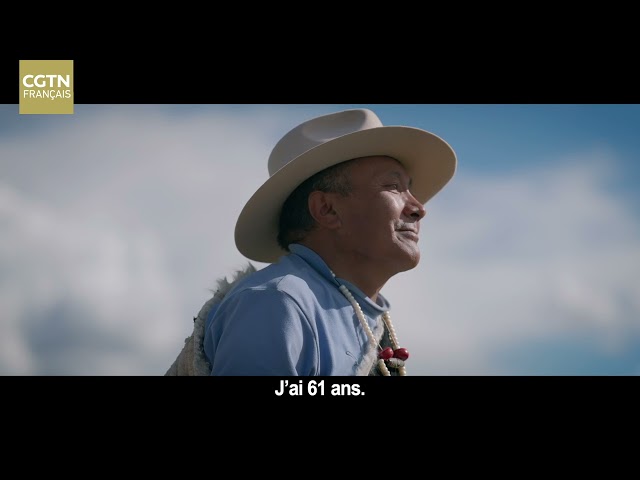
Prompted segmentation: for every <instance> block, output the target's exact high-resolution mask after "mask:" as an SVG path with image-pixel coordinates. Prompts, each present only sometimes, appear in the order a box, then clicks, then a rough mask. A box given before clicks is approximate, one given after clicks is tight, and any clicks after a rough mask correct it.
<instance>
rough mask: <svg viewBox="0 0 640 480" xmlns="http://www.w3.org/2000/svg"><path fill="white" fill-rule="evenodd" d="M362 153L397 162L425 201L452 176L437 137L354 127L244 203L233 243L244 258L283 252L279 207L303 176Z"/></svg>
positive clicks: (450, 160)
mask: <svg viewBox="0 0 640 480" xmlns="http://www.w3.org/2000/svg"><path fill="white" fill-rule="evenodd" d="M368 156H389V157H393V158H395V159H396V160H398V161H399V162H400V163H402V165H403V166H404V168H405V169H406V170H407V173H408V174H409V176H410V177H411V179H412V186H411V193H412V194H413V195H414V196H415V197H416V199H417V200H418V201H419V202H421V203H422V204H425V203H426V202H427V201H429V200H430V199H431V198H432V197H433V196H434V195H435V194H436V193H438V192H439V191H440V190H441V189H442V188H443V187H444V186H445V185H446V184H447V183H448V182H449V180H451V178H452V177H453V175H454V173H455V170H456V163H457V159H456V154H455V152H454V151H453V149H452V148H451V147H450V146H449V144H448V143H447V142H445V141H444V140H442V139H441V138H440V137H438V136H437V135H434V134H433V133H430V132H427V131H425V130H421V129H419V128H413V127H397V126H384V127H378V128H371V129H367V130H360V131H357V132H354V133H349V134H347V135H344V136H341V137H338V138H336V139H333V140H331V141H328V142H326V143H323V144H320V145H318V146H316V147H314V148H312V149H310V150H308V151H306V152H305V153H303V154H302V155H299V156H298V157H296V158H295V159H293V160H292V161H290V162H289V163H287V164H286V165H285V166H283V167H282V168H281V169H280V170H278V171H277V172H275V173H274V174H273V175H271V177H269V179H268V180H267V181H266V182H265V183H264V184H262V186H261V187H260V188H259V189H258V190H257V191H256V192H255V193H254V194H253V196H252V197H251V198H250V199H249V201H248V202H247V203H246V204H245V206H244V208H243V209H242V212H241V213H240V216H239V217H238V221H237V223H236V228H235V242H236V246H237V248H238V250H239V251H240V253H242V254H243V255H244V256H245V257H247V258H249V259H251V260H255V261H257V262H264V263H274V262H276V261H277V260H278V259H279V258H280V257H281V256H282V255H283V254H285V253H286V252H285V251H284V250H282V248H280V246H279V245H278V241H277V237H278V224H279V220H280V209H281V208H282V205H283V204H284V202H285V200H286V199H287V197H288V196H289V195H290V194H291V192H293V191H294V190H295V189H296V187H297V186H298V185H300V184H301V183H302V182H303V181H304V180H306V179H307V178H309V177H311V176H312V175H314V174H316V173H318V172H319V171H321V170H324V169H325V168H328V167H330V166H332V165H335V164H337V163H341V162H344V161H347V160H352V159H355V158H360V157H368Z"/></svg>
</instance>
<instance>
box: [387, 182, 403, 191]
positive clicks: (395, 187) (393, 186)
mask: <svg viewBox="0 0 640 480" xmlns="http://www.w3.org/2000/svg"><path fill="white" fill-rule="evenodd" d="M387 188H392V189H394V190H398V188H400V186H399V185H398V184H397V183H390V184H389V185H387Z"/></svg>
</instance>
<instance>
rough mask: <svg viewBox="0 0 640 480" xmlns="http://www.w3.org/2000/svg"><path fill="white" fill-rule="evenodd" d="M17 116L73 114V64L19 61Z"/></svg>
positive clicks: (56, 61)
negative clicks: (18, 105) (18, 108)
mask: <svg viewBox="0 0 640 480" xmlns="http://www.w3.org/2000/svg"><path fill="white" fill-rule="evenodd" d="M20 113H23V114H24V113H26V114H34V113H35V114H52V113H53V114H69V113H73V60H20Z"/></svg>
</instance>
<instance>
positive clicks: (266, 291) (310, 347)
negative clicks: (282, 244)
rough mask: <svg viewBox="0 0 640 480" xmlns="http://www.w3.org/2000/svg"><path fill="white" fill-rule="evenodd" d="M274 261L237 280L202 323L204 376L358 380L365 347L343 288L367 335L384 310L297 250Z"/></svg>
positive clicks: (381, 301)
mask: <svg viewBox="0 0 640 480" xmlns="http://www.w3.org/2000/svg"><path fill="white" fill-rule="evenodd" d="M289 249H290V252H291V253H289V254H286V255H284V256H282V257H281V258H280V259H279V260H278V262H276V263H273V264H270V265H268V266H267V267H265V268H263V269H261V270H259V271H257V272H255V273H253V274H251V275H250V276H248V277H246V278H244V279H243V280H241V281H239V282H238V283H237V284H236V285H235V286H234V287H233V289H232V290H231V291H230V292H229V293H227V295H226V296H225V297H224V299H223V300H222V301H221V302H220V303H219V304H217V305H216V306H214V307H213V308H212V311H211V312H210V313H209V315H208V317H207V319H206V321H205V336H204V351H205V355H206V357H207V360H208V361H209V363H210V364H212V369H211V375H235V376H240V375H255V376H264V375H276V376H290V375H304V376H311V375H320V376H329V375H331V376H336V375H341V376H351V375H357V374H364V375H366V374H367V373H368V371H364V370H363V367H365V366H366V365H364V363H365V362H369V360H368V358H367V359H366V360H365V354H366V353H368V354H369V356H370V355H371V353H370V352H371V348H372V347H371V344H370V341H369V338H368V336H367V334H366V332H365V331H364V329H363V327H362V325H361V324H360V321H359V320H358V317H357V316H356V314H355V311H354V308H353V306H352V305H351V303H350V302H349V300H347V298H346V297H345V296H344V295H343V294H342V292H341V291H340V290H339V286H340V284H344V285H345V286H346V287H347V288H348V289H349V290H350V291H351V293H352V295H353V296H354V297H355V299H356V301H357V302H358V303H359V304H360V307H361V308H362V311H363V313H364V315H365V318H366V319H367V322H368V323H369V327H370V328H371V330H372V331H373V332H374V334H375V335H376V336H377V337H379V336H380V335H381V334H382V331H383V328H384V327H383V326H382V320H381V314H382V313H384V312H385V311H386V310H389V308H390V305H389V303H388V302H387V300H386V299H385V298H384V297H383V296H382V295H380V294H379V295H378V296H377V303H376V302H373V301H372V300H371V299H370V298H369V297H367V296H366V295H365V294H364V293H362V291H361V290H360V289H359V288H358V287H356V286H355V285H353V284H351V283H349V282H347V281H346V280H343V279H340V278H336V277H334V276H333V274H332V273H331V270H330V269H329V267H328V266H327V264H326V263H325V262H324V260H323V259H322V258H321V257H320V256H319V255H318V254H317V253H315V252H314V251H313V250H311V249H309V248H307V247H305V246H303V245H300V244H292V245H290V246H289Z"/></svg>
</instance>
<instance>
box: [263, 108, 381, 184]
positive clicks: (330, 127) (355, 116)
mask: <svg viewBox="0 0 640 480" xmlns="http://www.w3.org/2000/svg"><path fill="white" fill-rule="evenodd" d="M382 126H383V125H382V122H381V121H380V119H379V118H378V116H377V115H376V114H375V113H374V112H372V111H371V110H368V109H366V108H358V109H353V110H344V111H342V112H337V113H330V114H328V115H323V116H320V117H316V118H313V119H311V120H308V121H306V122H304V123H301V124H300V125H298V126H297V127H295V128H294V129H292V130H290V131H289V133H287V134H286V135H285V136H284V137H282V138H281V139H280V141H279V142H278V143H277V144H276V146H275V147H273V150H272V151H271V155H270V156H269V163H268V167H269V176H272V175H273V174H274V173H276V172H277V171H278V170H280V169H281V168H282V167H284V166H285V165H287V164H288V163H289V162H291V161H292V160H294V159H295V158H297V157H299V156H300V155H302V154H303V153H305V152H306V151H308V150H311V149H312V148H314V147H317V146H318V145H322V144H323V143H326V142H329V141H331V140H334V139H336V138H338V137H342V136H344V135H348V134H350V133H355V132H359V131H361V130H368V129H370V128H377V127H382Z"/></svg>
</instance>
